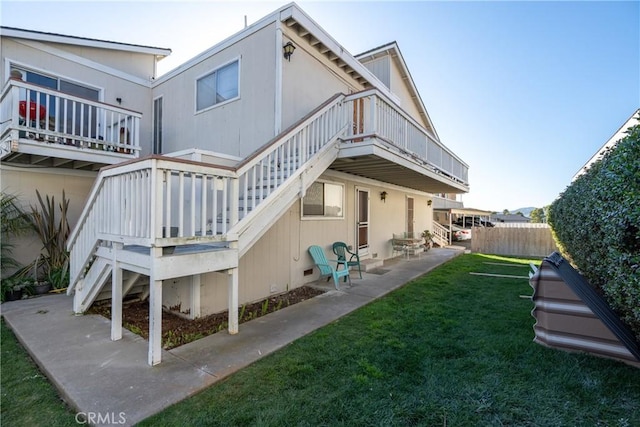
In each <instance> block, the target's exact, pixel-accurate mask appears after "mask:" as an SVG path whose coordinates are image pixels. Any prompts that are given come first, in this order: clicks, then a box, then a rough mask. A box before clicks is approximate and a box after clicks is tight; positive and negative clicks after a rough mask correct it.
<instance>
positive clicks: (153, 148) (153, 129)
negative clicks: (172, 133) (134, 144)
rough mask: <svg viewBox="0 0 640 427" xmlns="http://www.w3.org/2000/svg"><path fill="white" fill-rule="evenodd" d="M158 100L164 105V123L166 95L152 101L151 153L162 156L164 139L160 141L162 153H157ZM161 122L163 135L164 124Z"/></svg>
mask: <svg viewBox="0 0 640 427" xmlns="http://www.w3.org/2000/svg"><path fill="white" fill-rule="evenodd" d="M157 100H161V101H160V102H161V103H162V116H163V119H162V122H164V94H163V95H159V96H156V97H155V98H153V99H152V100H151V110H152V111H151V152H152V153H154V154H162V151H163V149H164V147H163V145H164V144H163V142H164V137H163V140H161V141H160V153H156V152H155V151H156V142H157V141H156V101H157ZM162 122H160V133H161V134H163V133H164V132H163V129H162V127H163V126H162V125H163V123H162Z"/></svg>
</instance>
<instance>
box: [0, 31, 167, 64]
mask: <svg viewBox="0 0 640 427" xmlns="http://www.w3.org/2000/svg"><path fill="white" fill-rule="evenodd" d="M0 35H1V36H3V37H12V38H18V39H28V40H36V41H41V42H48V43H61V44H69V45H75V46H86V47H93V48H99V49H111V50H120V51H124V52H135V53H143V54H148V55H154V56H156V57H157V58H158V59H162V58H164V57H166V56H168V55H170V54H171V49H166V48H160V47H152V46H142V45H136V44H130V43H120V42H113V41H107V40H98V39H91V38H85V37H77V36H68V35H64V34H56V33H47V32H44V31H34V30H25V29H22V28H14V27H0Z"/></svg>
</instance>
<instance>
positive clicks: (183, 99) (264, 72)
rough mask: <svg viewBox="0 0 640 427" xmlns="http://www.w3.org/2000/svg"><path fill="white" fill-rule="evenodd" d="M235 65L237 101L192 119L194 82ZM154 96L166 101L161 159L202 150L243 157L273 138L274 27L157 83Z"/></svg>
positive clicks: (262, 30) (268, 27)
mask: <svg viewBox="0 0 640 427" xmlns="http://www.w3.org/2000/svg"><path fill="white" fill-rule="evenodd" d="M234 59H239V60H240V80H239V81H240V85H239V89H240V97H239V99H236V100H234V101H230V102H228V103H226V104H223V105H220V106H217V107H216V106H214V107H213V108H211V109H209V110H206V111H203V112H200V113H197V114H196V106H195V96H196V79H198V78H200V77H202V76H203V75H205V74H207V73H209V72H211V71H214V70H215V69H217V68H218V67H220V66H222V65H224V64H227V63H229V62H230V61H233V60H234ZM153 96H154V98H155V97H158V96H162V97H163V98H164V112H163V151H164V152H165V153H169V152H173V151H179V150H184V149H188V148H200V149H203V150H210V151H215V152H220V153H225V154H229V155H232V156H238V157H246V156H247V155H248V154H250V153H251V152H253V151H254V150H256V149H257V148H259V147H260V146H262V145H263V144H265V143H266V142H267V141H269V140H270V139H271V138H273V136H274V121H275V119H274V117H275V112H274V102H275V24H271V25H268V26H266V27H264V28H262V29H261V30H259V31H257V32H255V33H253V34H251V35H249V36H248V37H246V38H244V39H242V40H240V41H238V42H237V43H234V44H233V45H231V46H229V47H228V48H225V49H223V50H221V51H220V52H217V53H215V54H214V55H212V56H209V57H208V58H206V59H204V60H202V61H201V62H199V63H197V64H195V65H193V66H192V67H190V68H188V69H186V70H184V71H182V72H181V73H180V74H177V75H175V76H173V77H171V78H169V79H168V80H166V81H162V82H161V83H158V84H157V85H156V86H154V88H153Z"/></svg>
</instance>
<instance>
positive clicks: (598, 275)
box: [549, 125, 640, 340]
mask: <svg viewBox="0 0 640 427" xmlns="http://www.w3.org/2000/svg"><path fill="white" fill-rule="evenodd" d="M639 202H640V125H635V126H633V127H632V128H630V130H628V131H627V136H626V137H625V138H623V139H621V140H620V141H619V142H618V144H617V145H616V146H615V147H614V148H613V149H610V150H608V152H607V153H606V154H605V155H604V157H603V158H602V160H600V161H598V162H596V163H594V164H593V165H592V166H591V167H590V168H589V169H588V170H587V171H586V173H584V174H583V175H581V176H580V177H578V178H577V179H576V180H575V181H574V182H573V183H572V184H571V185H570V186H569V187H567V189H566V190H565V191H564V192H563V193H562V194H561V195H560V197H559V198H558V199H557V200H556V201H554V202H553V204H552V205H551V207H550V209H549V223H550V224H551V227H552V229H553V232H554V236H555V238H556V241H557V243H558V247H559V248H560V249H561V251H562V252H563V255H564V256H565V258H567V259H569V260H571V262H572V263H573V264H574V266H575V267H577V269H578V270H579V271H580V272H581V273H582V274H583V275H584V276H585V277H586V278H587V280H588V281H589V282H590V283H591V284H592V285H594V286H595V287H596V288H597V289H599V290H600V291H601V292H602V294H603V295H604V297H605V299H606V300H607V301H608V302H609V304H610V305H611V307H612V308H613V309H614V310H615V311H616V312H617V313H618V314H619V315H620V317H621V319H622V320H623V321H624V322H625V323H626V324H627V325H629V327H630V328H631V329H632V331H633V332H634V333H635V335H636V337H637V338H638V339H639V340H640V203H639Z"/></svg>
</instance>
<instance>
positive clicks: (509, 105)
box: [0, 0, 640, 212]
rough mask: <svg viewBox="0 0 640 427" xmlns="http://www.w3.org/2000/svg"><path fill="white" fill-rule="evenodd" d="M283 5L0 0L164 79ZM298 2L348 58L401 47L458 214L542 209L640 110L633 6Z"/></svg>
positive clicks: (16, 23) (637, 7) (30, 23)
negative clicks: (464, 181)
mask: <svg viewBox="0 0 640 427" xmlns="http://www.w3.org/2000/svg"><path fill="white" fill-rule="evenodd" d="M287 3H288V2H266V1H264V2H242V1H234V2H231V1H226V2H221V1H196V2H187V1H185V2H169V1H138V2H136V1H126V2H125V1H111V2H95V1H73V2H59V1H56V2H30V1H26V2H25V1H20V2H12V1H5V0H2V2H0V8H1V9H0V22H1V24H2V25H4V26H11V27H18V28H25V29H30V30H39V31H47V32H55V33H61V34H68V35H75V36H81V37H90V38H97V39H105V40H111V41H118V42H124V43H134V44H142V45H147V46H154V47H162V48H170V49H171V50H172V54H171V55H170V56H169V57H168V58H166V59H164V60H162V61H161V62H160V64H159V67H158V70H159V74H162V73H165V72H167V71H169V70H171V69H173V68H175V67H177V66H178V65H180V64H182V63H183V62H185V61H187V60H188V59H190V58H192V57H194V56H196V55H197V54H198V53H200V52H202V51H204V50H206V49H207V48H209V47H211V46H213V45H215V44H216V43H218V42H220V41H222V40H224V39H225V38H227V37H229V36H231V35H233V34H234V33H236V32H237V31H240V30H242V28H244V24H245V16H246V20H247V22H248V24H249V25H250V24H252V23H253V22H256V21H258V20H259V19H260V18H262V17H264V16H265V15H267V14H269V13H271V12H273V11H275V10H276V9H278V8H279V7H281V6H283V5H285V4H287ZM297 4H298V5H299V6H300V7H301V8H302V9H303V10H304V11H305V12H307V14H309V15H310V16H311V18H312V19H313V20H314V21H316V22H317V23H318V24H319V25H320V26H321V27H322V28H324V29H325V30H326V31H327V32H328V33H329V34H331V36H332V37H333V38H334V39H335V40H336V41H337V42H338V43H340V44H341V45H342V46H343V47H344V48H345V49H346V50H347V51H349V52H350V53H351V54H354V55H356V54H358V53H360V52H364V51H366V50H369V49H371V48H373V47H377V46H380V45H382V44H385V43H388V42H390V41H396V42H397V43H398V45H399V47H400V50H401V52H402V55H403V57H404V59H405V61H406V63H407V65H408V68H409V71H410V72H411V75H412V77H413V80H414V83H415V84H416V87H417V88H418V91H419V92H420V95H421V97H422V100H423V102H424V104H425V107H426V109H427V112H428V114H429V116H430V118H431V120H432V122H433V124H434V126H435V129H436V131H437V133H438V135H439V137H440V140H441V141H442V142H443V143H444V144H445V145H446V146H447V147H449V148H450V149H451V150H453V152H454V153H456V154H457V155H458V156H459V157H460V158H462V160H463V161H464V162H465V163H467V164H468V165H469V182H470V187H471V191H470V192H469V193H468V194H464V195H463V196H462V198H461V199H462V201H463V202H464V204H465V207H470V208H476V209H485V210H490V211H498V212H502V211H503V210H504V209H509V210H516V209H518V208H522V207H530V206H533V207H543V206H545V205H548V204H550V203H551V202H553V200H554V199H556V198H557V197H558V195H559V194H560V193H561V192H562V191H563V190H564V189H565V188H566V187H567V185H569V184H570V182H571V178H572V177H573V175H574V174H575V173H576V172H577V171H578V169H580V168H581V167H582V166H583V165H584V164H585V163H586V162H587V160H589V158H591V156H592V155H593V154H594V153H596V152H597V151H598V149H599V148H600V147H601V146H602V145H603V144H604V143H605V142H606V141H607V140H608V139H609V138H610V137H611V136H612V135H613V134H614V133H615V132H616V131H617V130H618V128H619V127H620V126H621V125H622V124H623V123H624V122H625V121H626V120H627V119H628V118H629V116H631V115H632V113H633V112H634V111H635V110H636V109H638V108H640V2H638V1H623V2H611V1H606V2H595V1H580V2H568V1H559V2H552V1H545V2H542V1H541V2H524V1H496V2H488V1H473V2H462V1H446V2H444V1H413V2H385V1H359V2H353V1H339V2H330V1H298V2H297ZM36 12H37V13H36Z"/></svg>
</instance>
